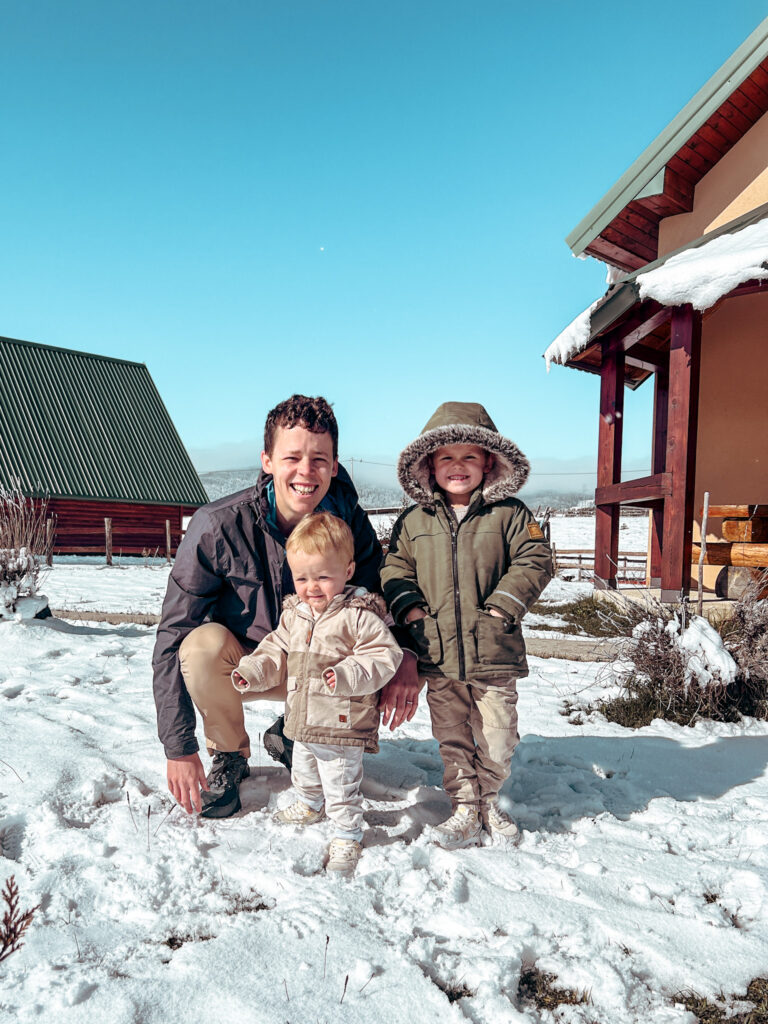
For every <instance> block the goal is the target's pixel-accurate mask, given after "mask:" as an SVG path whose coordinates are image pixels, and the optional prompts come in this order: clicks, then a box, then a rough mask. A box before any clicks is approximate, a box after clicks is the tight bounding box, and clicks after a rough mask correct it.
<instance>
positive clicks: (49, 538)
mask: <svg viewBox="0 0 768 1024" xmlns="http://www.w3.org/2000/svg"><path fill="white" fill-rule="evenodd" d="M45 564H46V565H53V518H52V517H51V516H48V518H47V519H46V520H45Z"/></svg>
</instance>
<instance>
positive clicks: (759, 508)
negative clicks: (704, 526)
mask: <svg viewBox="0 0 768 1024" xmlns="http://www.w3.org/2000/svg"><path fill="white" fill-rule="evenodd" d="M699 515H701V512H699ZM753 516H768V505H710V506H709V518H710V519H751V518H752V517H753Z"/></svg>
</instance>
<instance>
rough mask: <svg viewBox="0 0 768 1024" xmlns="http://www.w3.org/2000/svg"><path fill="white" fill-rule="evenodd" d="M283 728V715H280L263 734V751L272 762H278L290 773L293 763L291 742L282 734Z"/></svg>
mask: <svg viewBox="0 0 768 1024" xmlns="http://www.w3.org/2000/svg"><path fill="white" fill-rule="evenodd" d="M284 726H285V715H280V717H279V718H278V719H277V721H275V722H274V723H273V724H272V725H270V727H269V728H268V729H267V731H266V732H265V733H264V749H265V750H266V752H267V753H268V754H269V756H270V757H271V758H272V760H273V761H279V762H280V764H284V765H285V767H286V768H287V769H288V771H290V770H291V764H292V762H293V740H289V739H288V737H287V736H286V735H285V734H284V733H283V728H284Z"/></svg>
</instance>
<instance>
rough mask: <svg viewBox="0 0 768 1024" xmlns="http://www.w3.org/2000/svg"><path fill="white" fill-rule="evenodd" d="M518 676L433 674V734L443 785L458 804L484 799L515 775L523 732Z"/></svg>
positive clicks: (430, 690) (430, 699)
mask: <svg viewBox="0 0 768 1024" xmlns="http://www.w3.org/2000/svg"><path fill="white" fill-rule="evenodd" d="M515 684H516V680H515V679H511V678H510V679H505V680H503V681H500V683H480V682H472V681H467V682H459V680H457V679H445V678H443V677H429V678H428V679H427V703H428V704H429V711H430V714H431V716H432V735H433V736H434V737H435V739H436V740H437V742H438V745H439V747H440V757H441V758H442V761H443V765H444V769H445V770H444V773H443V788H444V789H445V791H446V793H448V795H449V796H450V798H451V802H452V804H453V806H454V808H455V807H456V806H457V804H474V805H478V804H483V803H486V802H487V801H489V800H493V799H495V797H497V796H498V794H499V790H500V789H501V787H502V784H503V783H504V781H505V779H507V778H508V777H509V772H510V767H511V761H512V754H513V752H514V749H515V747H516V746H517V743H518V741H519V739H520V737H519V735H518V732H517V690H516V688H515Z"/></svg>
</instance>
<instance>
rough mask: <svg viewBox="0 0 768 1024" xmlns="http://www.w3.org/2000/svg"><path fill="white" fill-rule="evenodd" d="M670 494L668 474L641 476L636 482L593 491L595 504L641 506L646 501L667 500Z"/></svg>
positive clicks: (670, 479) (627, 481)
mask: <svg viewBox="0 0 768 1024" xmlns="http://www.w3.org/2000/svg"><path fill="white" fill-rule="evenodd" d="M671 493H672V478H671V476H670V474H669V473H656V474H654V475H653V476H641V477H638V478H637V479H636V480H624V481H623V482H622V483H618V484H612V485H610V486H607V487H598V488H597V490H596V491H595V504H596V505H642V504H644V503H645V502H648V501H658V500H659V499H661V498H667V497H669V496H670V495H671Z"/></svg>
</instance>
